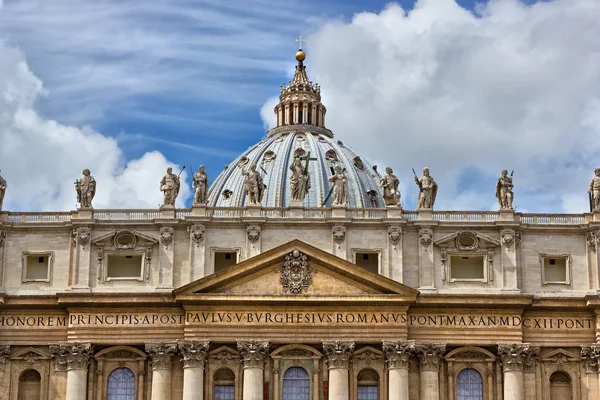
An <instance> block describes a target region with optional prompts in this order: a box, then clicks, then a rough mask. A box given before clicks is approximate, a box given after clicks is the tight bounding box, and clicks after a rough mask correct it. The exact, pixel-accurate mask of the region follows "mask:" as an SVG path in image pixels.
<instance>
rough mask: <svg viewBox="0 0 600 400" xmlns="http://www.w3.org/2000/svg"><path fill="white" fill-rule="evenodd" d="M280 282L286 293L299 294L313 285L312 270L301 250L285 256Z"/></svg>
mask: <svg viewBox="0 0 600 400" xmlns="http://www.w3.org/2000/svg"><path fill="white" fill-rule="evenodd" d="M279 271H280V273H281V276H280V278H279V282H281V285H283V291H284V292H288V291H289V292H290V293H293V294H298V293H300V292H302V290H303V289H304V291H307V290H308V287H309V286H310V284H311V283H312V268H311V267H310V266H309V265H308V257H307V256H306V254H304V253H301V252H300V251H299V250H294V251H292V252H291V253H289V254H288V255H286V256H285V261H284V262H283V265H282V266H281V268H280V270H279Z"/></svg>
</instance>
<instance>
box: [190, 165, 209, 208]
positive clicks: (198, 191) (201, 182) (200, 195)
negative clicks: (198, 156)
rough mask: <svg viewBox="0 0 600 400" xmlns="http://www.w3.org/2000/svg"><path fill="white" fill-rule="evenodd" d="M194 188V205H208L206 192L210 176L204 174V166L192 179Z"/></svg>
mask: <svg viewBox="0 0 600 400" xmlns="http://www.w3.org/2000/svg"><path fill="white" fill-rule="evenodd" d="M192 187H193V188H194V201H193V202H192V204H206V192H207V188H208V175H206V172H204V165H201V166H200V168H198V172H196V173H195V174H194V177H193V178H192Z"/></svg>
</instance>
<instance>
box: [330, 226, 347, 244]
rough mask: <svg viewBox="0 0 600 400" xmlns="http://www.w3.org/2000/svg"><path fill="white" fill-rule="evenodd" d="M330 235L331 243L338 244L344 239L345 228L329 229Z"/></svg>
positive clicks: (335, 227)
mask: <svg viewBox="0 0 600 400" xmlns="http://www.w3.org/2000/svg"><path fill="white" fill-rule="evenodd" d="M331 234H332V235H333V241H334V242H336V243H338V244H340V243H342V242H343V241H344V239H345V238H346V227H345V226H334V227H333V228H331Z"/></svg>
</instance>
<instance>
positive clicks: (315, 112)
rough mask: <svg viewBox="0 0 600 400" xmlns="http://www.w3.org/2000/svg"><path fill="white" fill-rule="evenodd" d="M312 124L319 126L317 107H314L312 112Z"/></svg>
mask: <svg viewBox="0 0 600 400" xmlns="http://www.w3.org/2000/svg"><path fill="white" fill-rule="evenodd" d="M310 123H311V125H316V124H317V105H316V104H313V105H312V110H311V111H310Z"/></svg>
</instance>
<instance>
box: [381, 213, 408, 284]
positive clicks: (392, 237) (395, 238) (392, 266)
mask: <svg viewBox="0 0 600 400" xmlns="http://www.w3.org/2000/svg"><path fill="white" fill-rule="evenodd" d="M403 236H404V235H403V232H402V227H401V226H400V225H390V226H388V260H387V263H386V270H385V271H383V275H385V276H387V277H389V278H390V279H393V280H395V281H396V282H400V283H404V265H403V257H402V248H403V243H404V237H403Z"/></svg>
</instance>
